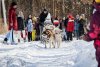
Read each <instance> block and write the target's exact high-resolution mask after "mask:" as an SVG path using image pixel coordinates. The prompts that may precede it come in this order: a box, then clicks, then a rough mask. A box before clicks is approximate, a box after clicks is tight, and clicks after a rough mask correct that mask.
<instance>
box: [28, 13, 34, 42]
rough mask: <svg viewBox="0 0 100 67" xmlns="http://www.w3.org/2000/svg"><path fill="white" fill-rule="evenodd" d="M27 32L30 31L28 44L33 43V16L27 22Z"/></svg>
mask: <svg viewBox="0 0 100 67" xmlns="http://www.w3.org/2000/svg"><path fill="white" fill-rule="evenodd" d="M27 21H28V23H27V31H28V42H30V41H32V31H33V24H32V16H31V15H29V19H28V20H27Z"/></svg>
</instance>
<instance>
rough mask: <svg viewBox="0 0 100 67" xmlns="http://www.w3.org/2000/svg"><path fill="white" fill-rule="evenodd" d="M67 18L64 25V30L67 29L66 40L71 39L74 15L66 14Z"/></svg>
mask: <svg viewBox="0 0 100 67" xmlns="http://www.w3.org/2000/svg"><path fill="white" fill-rule="evenodd" d="M68 18H69V20H68V23H67V26H66V30H67V41H72V40H73V36H72V33H73V31H74V17H73V16H72V15H69V16H68Z"/></svg>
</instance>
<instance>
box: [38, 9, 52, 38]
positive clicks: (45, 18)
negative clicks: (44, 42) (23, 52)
mask: <svg viewBox="0 0 100 67" xmlns="http://www.w3.org/2000/svg"><path fill="white" fill-rule="evenodd" d="M48 22H49V23H51V15H50V13H49V12H48V11H47V10H46V9H44V10H43V12H42V13H41V14H40V16H39V28H40V39H41V35H42V32H43V27H44V24H46V23H48Z"/></svg>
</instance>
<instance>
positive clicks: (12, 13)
mask: <svg viewBox="0 0 100 67" xmlns="http://www.w3.org/2000/svg"><path fill="white" fill-rule="evenodd" d="M8 17H9V30H11V29H12V28H13V30H18V28H17V27H18V26H17V16H16V9H14V8H13V7H11V8H10V9H9V16H8ZM11 24H13V25H12V26H11Z"/></svg>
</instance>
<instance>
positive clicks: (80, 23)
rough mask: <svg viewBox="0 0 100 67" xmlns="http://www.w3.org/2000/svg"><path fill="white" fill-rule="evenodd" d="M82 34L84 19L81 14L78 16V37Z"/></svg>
mask: <svg viewBox="0 0 100 67" xmlns="http://www.w3.org/2000/svg"><path fill="white" fill-rule="evenodd" d="M83 35H84V19H83V17H82V16H80V20H79V37H81V36H83Z"/></svg>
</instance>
